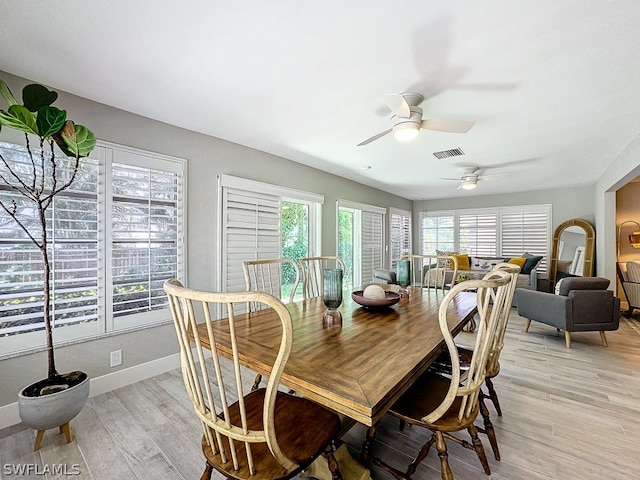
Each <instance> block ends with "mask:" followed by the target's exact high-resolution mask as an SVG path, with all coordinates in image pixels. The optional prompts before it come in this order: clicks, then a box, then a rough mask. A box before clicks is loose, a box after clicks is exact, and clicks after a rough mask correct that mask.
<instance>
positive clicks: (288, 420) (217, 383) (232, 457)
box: [164, 279, 341, 480]
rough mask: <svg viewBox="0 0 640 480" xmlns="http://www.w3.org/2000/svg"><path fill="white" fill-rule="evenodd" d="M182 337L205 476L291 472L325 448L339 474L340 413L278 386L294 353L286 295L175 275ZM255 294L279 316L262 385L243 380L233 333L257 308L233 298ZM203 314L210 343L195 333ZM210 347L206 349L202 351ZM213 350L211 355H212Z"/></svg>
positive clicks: (171, 293) (171, 288) (254, 478)
mask: <svg viewBox="0 0 640 480" xmlns="http://www.w3.org/2000/svg"><path fill="white" fill-rule="evenodd" d="M164 290H165V292H166V293H167V296H168V298H169V305H170V307H171V313H172V316H173V321H174V326H175V329H176V334H177V337H178V343H179V345H180V363H181V368H182V376H183V379H184V384H185V387H186V390H187V394H188V396H189V399H190V400H191V402H192V403H193V408H194V411H195V413H196V415H197V417H198V418H199V419H200V422H201V424H202V428H203V432H204V434H203V437H202V450H203V453H204V456H205V459H206V464H205V470H204V473H203V474H202V477H201V479H204V480H209V479H210V478H211V474H212V472H213V470H214V469H215V470H217V471H218V472H220V473H221V474H222V475H224V476H225V478H228V479H236V480H249V479H250V480H267V479H283V480H284V479H288V478H291V477H294V476H296V475H298V474H299V473H300V472H302V471H303V470H304V469H305V468H307V467H308V466H309V465H310V464H311V463H312V462H313V461H314V460H315V459H316V458H317V457H319V456H320V455H325V456H326V458H327V463H328V465H329V468H330V470H331V473H332V478H333V479H334V480H338V479H340V478H341V477H340V473H339V469H338V464H337V462H336V461H335V457H334V456H333V449H334V440H335V439H336V438H337V435H338V433H339V431H340V419H339V417H338V415H337V414H336V413H334V412H332V411H330V410H328V409H326V408H324V407H322V406H320V405H318V404H316V403H313V402H312V401H310V400H307V399H305V398H301V397H296V396H294V395H290V394H288V393H286V392H282V391H279V390H278V384H279V381H280V377H281V375H282V372H283V370H284V367H285V364H286V362H287V359H288V358H289V355H290V353H291V345H292V341H293V325H292V320H291V315H290V313H289V311H288V310H287V307H286V306H285V305H284V304H283V303H282V301H281V300H279V299H277V298H275V297H274V296H272V295H269V294H267V293H263V292H235V293H213V292H206V291H199V290H192V289H189V288H185V287H184V286H182V285H181V284H180V282H179V281H178V280H175V279H171V280H167V281H165V282H164ZM245 302H255V303H259V304H262V305H264V306H265V308H272V309H273V310H274V311H275V312H276V313H277V315H278V317H279V319H280V326H281V332H282V333H281V342H280V347H279V349H278V351H277V352H274V357H273V363H271V364H268V365H264V366H263V367H266V368H268V369H269V380H268V382H267V386H266V387H265V388H260V389H258V390H252V391H248V389H247V388H246V387H247V383H246V382H244V381H243V378H242V373H243V369H241V367H240V364H241V361H240V355H239V352H238V348H237V341H238V339H237V337H236V336H235V322H236V317H244V316H245V315H259V314H260V313H257V314H256V313H239V314H236V313H235V309H236V306H238V305H240V306H242V305H243V304H244V303H245ZM217 305H222V306H223V308H226V313H227V315H228V317H227V318H226V319H222V320H215V322H224V324H225V326H224V331H226V332H228V333H226V335H227V336H230V337H231V338H230V339H229V340H230V345H231V348H230V351H228V352H226V355H227V356H228V357H227V358H223V356H222V352H221V350H219V349H218V348H216V337H215V335H214V333H213V328H212V323H213V322H214V319H213V312H214V311H215V307H216V306H217ZM200 321H204V323H205V325H206V329H207V333H208V342H209V345H210V346H211V347H210V350H206V348H205V347H204V346H203V344H202V342H201V340H200V337H199V336H198V335H193V332H195V331H196V329H197V327H198V323H199V322H200ZM205 350H206V351H205ZM209 354H210V355H211V357H212V358H209Z"/></svg>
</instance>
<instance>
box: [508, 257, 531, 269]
mask: <svg viewBox="0 0 640 480" xmlns="http://www.w3.org/2000/svg"><path fill="white" fill-rule="evenodd" d="M508 263H512V264H514V265H518V266H519V267H520V271H522V268H523V267H524V264H525V263H527V259H526V258H525V257H513V258H510V259H509V262H508Z"/></svg>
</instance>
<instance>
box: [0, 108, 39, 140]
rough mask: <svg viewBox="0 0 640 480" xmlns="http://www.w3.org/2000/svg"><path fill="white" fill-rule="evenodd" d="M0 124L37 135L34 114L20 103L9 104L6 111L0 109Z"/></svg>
mask: <svg viewBox="0 0 640 480" xmlns="http://www.w3.org/2000/svg"><path fill="white" fill-rule="evenodd" d="M0 125H5V126H7V127H9V128H14V129H16V130H20V131H22V132H27V133H31V134H33V135H38V126H37V125H36V117H35V115H34V114H33V113H31V112H30V111H29V110H27V109H26V108H25V107H23V106H22V105H11V106H10V107H9V111H8V112H5V111H2V110H0Z"/></svg>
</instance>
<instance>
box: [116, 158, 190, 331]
mask: <svg viewBox="0 0 640 480" xmlns="http://www.w3.org/2000/svg"><path fill="white" fill-rule="evenodd" d="M137 157H143V156H142V155H136V154H133V153H127V154H125V153H120V156H119V158H120V159H121V160H122V162H121V163H118V162H115V161H114V163H113V166H112V178H111V192H112V198H111V202H112V205H111V225H112V233H111V252H110V255H111V275H112V297H113V303H112V304H113V316H114V318H117V317H123V316H128V315H134V314H144V313H145V312H151V311H154V310H160V309H164V308H168V302H167V297H166V295H165V293H164V290H163V288H162V285H163V282H164V281H165V280H166V279H168V278H181V277H182V272H181V269H182V267H181V263H180V262H179V259H180V258H181V257H182V249H183V241H182V236H183V226H182V221H181V220H180V219H181V218H182V215H179V212H180V211H181V210H182V204H181V200H180V199H181V198H182V195H183V194H182V191H183V188H184V185H183V180H184V174H183V171H182V167H181V166H180V165H178V164H172V163H170V162H163V161H161V160H160V159H154V163H156V164H157V165H158V167H159V168H157V169H156V168H147V167H143V166H138V165H140V164H141V163H142V161H143V159H142V158H140V159H139V160H140V161H139V162H138V161H136V160H138V158H137ZM125 160H129V161H127V162H126V163H125ZM147 163H148V160H147ZM160 167H162V168H160ZM127 322H130V320H129V319H126V320H125V319H123V320H122V325H121V326H123V327H124V326H127V324H128V323H127ZM116 328H117V327H116Z"/></svg>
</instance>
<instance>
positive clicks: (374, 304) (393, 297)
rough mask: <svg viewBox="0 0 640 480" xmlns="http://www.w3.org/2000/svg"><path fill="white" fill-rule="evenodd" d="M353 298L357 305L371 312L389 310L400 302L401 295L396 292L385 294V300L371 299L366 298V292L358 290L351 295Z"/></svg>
mask: <svg viewBox="0 0 640 480" xmlns="http://www.w3.org/2000/svg"><path fill="white" fill-rule="evenodd" d="M351 298H353V301H354V302H356V303H357V304H359V305H362V306H363V307H364V308H367V309H370V310H377V309H382V308H388V307H390V306H392V305H395V304H396V303H398V302H399V301H400V295H399V294H397V293H395V292H384V298H369V297H365V296H364V290H356V291H355V292H353V293H352V294H351Z"/></svg>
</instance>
